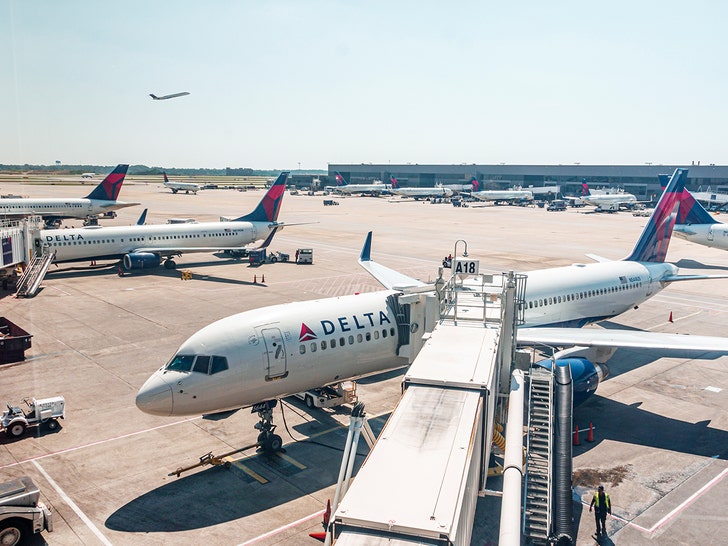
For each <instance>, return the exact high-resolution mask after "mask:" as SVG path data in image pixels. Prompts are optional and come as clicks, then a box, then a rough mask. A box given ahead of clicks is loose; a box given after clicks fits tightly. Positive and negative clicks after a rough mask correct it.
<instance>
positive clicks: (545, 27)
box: [0, 0, 728, 169]
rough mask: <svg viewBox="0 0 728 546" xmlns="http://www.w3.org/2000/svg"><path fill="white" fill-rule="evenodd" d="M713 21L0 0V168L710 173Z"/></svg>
mask: <svg viewBox="0 0 728 546" xmlns="http://www.w3.org/2000/svg"><path fill="white" fill-rule="evenodd" d="M727 22H728V2H725V1H722V0H715V1H700V0H697V1H695V0H694V1H692V2H684V1H681V2H677V1H635V0H631V1H629V2H623V1H619V0H616V1H615V0H612V1H610V2H599V3H597V2H586V1H583V0H581V1H569V2H560V1H552V2H546V1H543V0H539V1H523V2H489V1H484V0H483V1H474V2H443V1H437V2H428V1H422V0H420V1H412V2H397V1H395V0H388V1H359V2H355V1H351V0H350V1H338V2H335V1H316V0H296V1H293V0H283V1H264V0H256V1H217V2H215V1H209V2H201V1H199V0H194V1H193V0H169V1H166V0H157V1H148V0H144V1H141V0H139V1H136V0H134V1H129V0H125V1H122V2H99V1H90V0H89V1H81V0H77V1H74V0H66V1H57V0H54V1H51V0H36V1H30V0H0V63H1V64H0V75H1V76H0V81H1V82H2V85H1V86H0V105H2V106H1V108H2V110H1V112H2V114H1V115H0V163H39V164H40V163H42V164H50V163H53V162H54V161H55V160H60V161H62V162H63V163H87V164H89V163H90V164H108V165H112V164H116V163H132V164H146V165H149V166H162V167H166V168H172V167H211V168H221V167H226V166H230V167H253V168H271V169H274V168H275V169H277V168H293V169H295V168H297V167H298V166H299V163H300V166H301V168H304V169H306V168H308V169H314V168H326V166H327V164H328V163H370V162H371V163H387V162H391V163H407V162H410V163H463V162H465V163H502V162H505V163H509V164H523V163H525V164H541V163H544V164H559V163H563V164H569V163H575V162H580V163H582V164H587V163H588V164H644V163H647V162H652V163H664V164H689V163H690V162H691V161H698V160H700V161H701V162H702V163H703V164H708V163H716V164H728V107H727V106H726V104H727V101H728V83H727V78H728V70H726V64H725V63H726V59H728V34H727V31H726V24H727ZM179 91H189V92H190V93H191V94H190V95H189V96H187V97H181V98H177V99H172V100H168V101H153V100H152V99H151V98H150V97H149V96H148V94H149V93H155V94H157V95H161V94H168V93H174V92H179Z"/></svg>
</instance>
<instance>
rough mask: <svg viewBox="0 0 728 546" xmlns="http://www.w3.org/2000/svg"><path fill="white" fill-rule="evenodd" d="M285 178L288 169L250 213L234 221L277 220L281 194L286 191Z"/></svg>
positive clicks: (281, 200) (281, 198)
mask: <svg viewBox="0 0 728 546" xmlns="http://www.w3.org/2000/svg"><path fill="white" fill-rule="evenodd" d="M286 179H288V171H283V172H282V173H281V174H280V175H278V178H277V179H276V181H275V182H274V183H273V185H272V186H271V187H270V188H269V189H268V191H267V192H266V193H265V195H264V196H263V199H261V200H260V203H258V206H257V207H255V210H254V211H253V212H251V213H250V214H246V215H245V216H241V217H240V218H236V219H235V220H233V221H234V222H275V221H276V220H278V212H279V211H280V209H281V203H282V202H283V194H284V193H285V191H286Z"/></svg>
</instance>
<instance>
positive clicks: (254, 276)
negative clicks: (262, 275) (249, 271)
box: [253, 275, 258, 284]
mask: <svg viewBox="0 0 728 546" xmlns="http://www.w3.org/2000/svg"><path fill="white" fill-rule="evenodd" d="M253 284H258V275H253Z"/></svg>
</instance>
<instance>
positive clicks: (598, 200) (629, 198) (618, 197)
mask: <svg viewBox="0 0 728 546" xmlns="http://www.w3.org/2000/svg"><path fill="white" fill-rule="evenodd" d="M579 199H581V200H582V201H584V202H585V203H587V204H589V205H594V206H595V207H597V208H598V209H603V210H617V209H618V208H619V207H620V206H622V205H629V204H634V203H636V202H637V198H636V197H635V196H634V195H632V194H631V193H624V192H618V193H600V194H591V195H582V196H581V197H580V198H579Z"/></svg>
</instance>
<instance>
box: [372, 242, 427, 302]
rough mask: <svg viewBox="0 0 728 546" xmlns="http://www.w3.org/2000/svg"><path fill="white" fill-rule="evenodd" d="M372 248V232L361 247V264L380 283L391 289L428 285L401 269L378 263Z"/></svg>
mask: <svg viewBox="0 0 728 546" xmlns="http://www.w3.org/2000/svg"><path fill="white" fill-rule="evenodd" d="M371 250H372V232H371V231H370V232H369V233H367V238H366V241H365V242H364V246H363V247H362V249H361V255H360V256H359V265H361V266H362V267H363V268H364V269H366V270H367V272H369V274H370V275H371V276H372V277H374V278H375V279H377V281H379V283H380V284H381V285H382V286H384V287H385V288H387V289H389V290H404V289H406V288H412V287H415V286H427V284H426V283H423V282H422V281H418V280H417V279H413V278H412V277H408V276H407V275H404V274H403V273H400V272H399V271H395V270H394V269H389V268H388V267H385V266H383V265H381V264H378V263H377V262H375V261H372V259H371Z"/></svg>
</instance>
